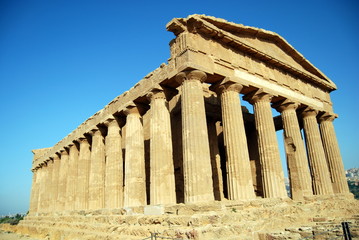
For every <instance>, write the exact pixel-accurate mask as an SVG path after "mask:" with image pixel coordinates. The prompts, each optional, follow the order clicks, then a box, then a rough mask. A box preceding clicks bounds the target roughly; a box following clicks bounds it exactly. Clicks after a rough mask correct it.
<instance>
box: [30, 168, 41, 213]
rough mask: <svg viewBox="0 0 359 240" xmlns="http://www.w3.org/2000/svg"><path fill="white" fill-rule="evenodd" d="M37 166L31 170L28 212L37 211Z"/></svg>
mask: <svg viewBox="0 0 359 240" xmlns="http://www.w3.org/2000/svg"><path fill="white" fill-rule="evenodd" d="M38 169H39V168H35V169H33V170H32V186H31V196H30V208H29V212H30V213H36V212H37V203H38V199H39V191H38V189H39V171H38Z"/></svg>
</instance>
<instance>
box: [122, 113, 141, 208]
mask: <svg viewBox="0 0 359 240" xmlns="http://www.w3.org/2000/svg"><path fill="white" fill-rule="evenodd" d="M126 114H127V117H126V141H125V142H126V158H125V189H124V190H125V192H124V206H126V207H129V206H144V205H146V175H145V146H144V137H143V126H142V121H141V115H140V114H139V112H138V109H137V107H135V106H132V107H131V108H129V109H127V112H126Z"/></svg>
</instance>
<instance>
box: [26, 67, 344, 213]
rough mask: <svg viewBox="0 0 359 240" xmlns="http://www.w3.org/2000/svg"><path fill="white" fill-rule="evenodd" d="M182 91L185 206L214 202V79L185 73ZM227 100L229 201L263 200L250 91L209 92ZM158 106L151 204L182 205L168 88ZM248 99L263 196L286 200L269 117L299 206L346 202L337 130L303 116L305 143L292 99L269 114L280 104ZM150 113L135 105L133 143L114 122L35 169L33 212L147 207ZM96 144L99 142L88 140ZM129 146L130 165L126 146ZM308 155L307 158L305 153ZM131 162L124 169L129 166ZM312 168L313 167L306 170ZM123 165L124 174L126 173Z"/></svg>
mask: <svg viewBox="0 0 359 240" xmlns="http://www.w3.org/2000/svg"><path fill="white" fill-rule="evenodd" d="M176 80H177V82H178V83H180V84H181V115H182V146H183V148H182V149H183V175H184V202H185V203H194V202H203V201H212V200H214V192H213V187H214V185H213V181H212V174H213V173H212V167H211V166H213V164H212V165H211V156H210V147H209V144H208V141H209V140H208V129H207V122H206V111H205V103H204V97H203V89H202V82H204V81H205V80H206V74H205V73H204V72H202V71H198V70H193V71H187V72H181V73H179V74H177V76H176ZM211 88H212V90H214V91H215V92H216V93H217V95H218V97H219V98H220V101H221V109H222V124H223V134H224V147H225V152H226V177H227V185H228V198H229V199H231V200H239V199H252V198H254V197H255V192H254V187H253V180H252V175H251V166H250V159H249V152H248V145H247V139H246V133H245V128H244V122H243V115H242V108H241V103H240V99H239V93H241V91H242V88H243V86H242V85H240V84H238V83H236V82H233V81H231V80H229V79H227V78H226V79H224V80H223V81H222V82H221V83H219V84H216V85H213V86H211ZM147 97H148V98H149V99H150V107H151V116H150V169H151V170H150V171H151V173H150V203H151V204H174V203H176V194H175V177H174V166H173V157H172V154H173V149H172V135H171V121H170V113H169V110H168V102H167V100H166V96H165V93H164V91H163V89H162V88H161V87H160V86H157V87H155V88H153V89H152V91H151V92H150V93H149V94H148V95H147ZM244 99H245V100H246V101H249V102H250V103H251V104H252V105H253V108H254V118H255V126H256V132H257V140H258V151H259V161H260V167H261V169H260V172H261V176H262V185H263V186H262V187H263V196H264V197H266V198H272V197H285V196H286V195H287V194H286V190H285V185H284V174H283V170H282V168H281V162H280V157H279V149H278V144H277V139H276V133H275V127H274V122H273V117H272V112H271V108H272V107H274V108H276V109H277V110H278V111H279V112H280V113H281V117H282V121H283V128H284V139H285V146H286V153H287V162H288V163H287V165H288V170H289V179H290V185H291V193H292V197H293V198H294V199H301V198H303V197H304V196H310V195H312V194H331V193H333V192H334V193H346V192H348V187H347V184H346V180H345V176H344V169H343V164H342V160H341V157H340V152H339V148H338V144H337V141H336V137H335V133H334V127H333V124H332V121H333V119H334V116H332V115H330V114H325V115H323V116H322V117H321V118H320V119H319V120H320V122H319V127H318V122H317V113H318V112H317V111H316V110H314V109H311V108H309V107H308V108H306V109H305V110H304V111H302V113H301V114H302V118H303V126H304V133H305V139H306V141H305V143H306V148H305V145H304V141H303V139H302V136H301V130H300V127H299V122H298V118H297V111H296V109H297V108H298V106H299V104H298V103H296V102H293V101H291V100H289V99H286V100H283V101H281V102H277V103H275V104H274V105H273V106H271V100H272V96H271V95H270V94H269V93H266V92H264V91H262V90H257V91H254V92H251V93H249V94H247V95H246V96H245V97H244ZM142 110H143V109H142V108H140V107H138V106H137V105H136V104H134V103H131V104H128V106H127V107H126V109H125V110H124V111H123V113H124V114H125V115H126V131H125V136H122V137H121V129H120V126H119V124H118V121H117V120H116V119H115V118H110V119H108V120H107V121H106V122H105V123H104V124H105V125H106V127H107V135H106V136H105V137H104V133H103V132H102V130H101V129H100V128H95V129H93V130H92V131H91V132H90V133H89V134H90V136H87V137H81V138H79V139H77V140H76V141H74V143H73V144H71V145H69V146H67V147H66V148H65V149H62V150H61V151H60V152H58V153H57V154H56V155H54V156H53V157H52V158H50V159H49V160H48V161H47V162H45V163H43V164H42V165H41V167H38V168H37V169H35V170H34V175H33V188H32V195H31V205H30V211H31V212H41V211H54V210H83V209H101V208H119V207H124V206H143V205H146V204H147V201H146V199H147V196H146V175H145V157H144V156H145V155H144V151H145V149H144V134H143V125H142V116H141V115H142V114H143V112H142ZM88 138H91V139H90V140H91V141H89V139H88ZM122 138H125V159H122V156H123V154H122V147H121V139H122ZM305 149H307V153H306V150H305ZM124 161H125V164H124V163H123V162H124ZM308 162H309V167H308ZM123 165H124V166H125V167H124V172H123V170H122V169H123Z"/></svg>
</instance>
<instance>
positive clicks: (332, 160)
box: [319, 115, 349, 193]
mask: <svg viewBox="0 0 359 240" xmlns="http://www.w3.org/2000/svg"><path fill="white" fill-rule="evenodd" d="M334 118H335V116H333V115H324V116H322V118H321V121H320V125H319V126H320V132H321V135H322V141H323V147H324V151H325V154H326V157H327V161H328V167H329V172H330V176H331V180H332V185H333V191H334V193H349V187H348V183H347V180H346V177H345V172H344V166H343V160H342V157H341V155H340V150H339V145H338V141H337V138H336V134H335V131H334V126H333V120H334Z"/></svg>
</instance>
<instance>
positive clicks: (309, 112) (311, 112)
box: [301, 107, 318, 118]
mask: <svg viewBox="0 0 359 240" xmlns="http://www.w3.org/2000/svg"><path fill="white" fill-rule="evenodd" d="M317 114H318V110H316V109H314V108H312V107H306V108H305V109H304V110H303V111H302V112H301V115H302V117H303V118H306V117H316V116H317Z"/></svg>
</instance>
